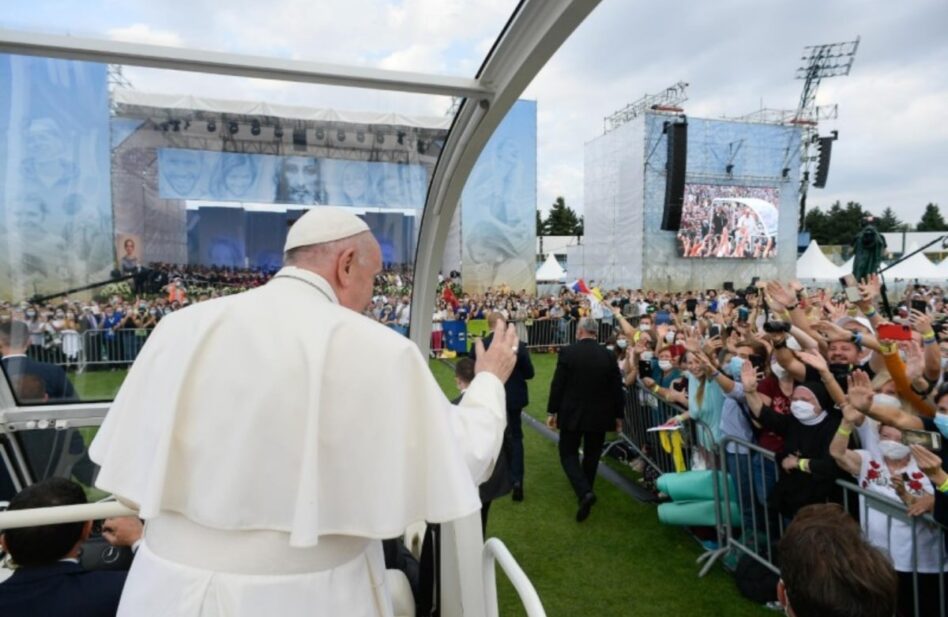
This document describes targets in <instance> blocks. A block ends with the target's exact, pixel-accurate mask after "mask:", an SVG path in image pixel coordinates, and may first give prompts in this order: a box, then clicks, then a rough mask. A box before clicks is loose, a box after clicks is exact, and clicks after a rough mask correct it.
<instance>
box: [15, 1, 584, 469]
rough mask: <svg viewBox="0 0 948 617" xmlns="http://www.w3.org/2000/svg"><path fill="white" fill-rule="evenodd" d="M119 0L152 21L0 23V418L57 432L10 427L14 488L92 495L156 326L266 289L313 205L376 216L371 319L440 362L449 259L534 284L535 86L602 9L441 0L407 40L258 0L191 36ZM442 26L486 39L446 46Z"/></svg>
mask: <svg viewBox="0 0 948 617" xmlns="http://www.w3.org/2000/svg"><path fill="white" fill-rule="evenodd" d="M108 4H109V6H108V7H99V8H100V9H102V11H105V10H106V8H107V9H108V10H110V11H111V10H116V11H118V12H119V13H120V14H116V15H115V16H114V21H115V23H126V24H127V23H133V24H139V25H133V26H129V27H123V28H119V27H115V28H110V27H109V26H108V25H107V24H108V23H112V22H111V21H109V20H102V19H100V18H99V17H98V15H97V14H98V13H100V12H101V11H98V10H96V9H95V7H94V6H86V7H85V9H86V10H84V11H83V12H82V16H81V17H80V18H78V19H72V18H71V17H70V15H69V13H68V12H63V13H62V14H55V13H53V14H45V13H44V14H43V15H42V16H39V15H38V14H36V13H35V12H32V11H29V10H27V9H26V8H23V7H22V6H18V7H16V8H14V9H13V11H12V13H10V12H8V13H7V14H5V15H4V18H3V21H2V23H0V25H2V26H3V28H0V254H2V255H3V259H2V260H0V263H2V265H0V322H2V329H0V342H2V344H3V349H2V351H3V354H4V356H5V357H6V359H5V360H4V361H3V366H4V371H3V379H0V413H2V417H0V426H2V428H3V432H4V433H7V434H10V435H12V434H13V433H15V432H16V431H36V432H41V431H43V430H44V429H51V428H58V429H60V430H59V431H56V435H57V438H56V444H58V445H55V447H49V448H45V447H44V448H41V449H40V450H42V451H41V452H40V451H37V452H33V453H31V452H24V451H22V450H23V449H22V448H18V447H17V444H16V443H14V442H13V441H12V440H10V439H8V438H7V437H4V438H3V448H2V449H0V455H2V459H3V464H4V466H6V467H7V468H8V469H9V470H10V471H11V473H12V476H13V478H14V482H15V484H17V485H19V484H23V483H29V482H30V481H32V480H34V479H37V478H39V477H45V476H48V475H65V476H70V475H73V476H74V477H76V478H77V479H79V480H80V481H82V482H83V483H84V484H86V485H87V486H91V478H92V477H93V476H94V468H93V467H92V466H91V463H90V462H89V461H88V457H86V456H85V447H86V445H87V444H88V443H89V442H90V441H91V439H92V437H93V436H94V433H95V431H96V429H97V426H98V425H99V424H100V423H101V421H102V419H103V418H104V416H105V414H106V413H107V411H108V404H109V401H110V400H111V399H112V398H113V397H114V395H115V393H116V392H117V391H118V389H119V387H120V386H121V383H122V381H123V379H124V376H125V375H126V374H127V372H128V370H129V369H130V367H131V366H132V365H133V364H134V361H135V358H136V357H137V356H138V354H139V353H140V351H141V349H142V347H143V346H144V345H145V344H146V343H147V340H148V336H149V334H150V333H151V331H152V330H153V329H154V328H155V327H156V326H157V325H158V324H159V323H160V321H161V319H162V318H163V317H165V316H166V315H167V314H169V313H171V312H173V311H176V310H185V309H186V308H187V306H189V305H191V304H193V303H195V302H202V301H207V300H210V299H212V298H215V297H219V296H223V295H227V294H232V293H239V292H240V291H242V290H245V289H249V288H252V287H254V286H257V285H260V284H262V283H263V282H265V281H266V279H267V277H268V276H269V275H271V274H272V273H273V272H274V271H275V270H276V269H278V268H279V267H280V265H281V260H282V245H283V241H284V239H285V235H286V231H287V228H288V226H289V225H291V224H292V223H293V221H295V220H296V219H297V218H299V216H301V215H302V214H303V213H304V212H305V211H306V210H307V209H309V208H318V207H321V206H327V205H331V206H337V207H343V208H347V209H350V210H351V211H353V212H354V213H356V214H358V215H359V216H361V217H362V218H363V219H364V220H365V221H366V222H367V223H368V225H369V227H370V228H371V230H372V232H373V234H374V235H375V237H376V239H377V240H378V241H379V244H380V246H381V247H382V252H383V261H384V263H385V271H384V274H383V276H381V277H380V278H379V279H378V281H377V290H378V298H377V305H376V306H375V310H376V314H378V313H379V312H390V313H391V315H390V318H391V320H392V321H395V322H396V325H398V326H399V327H400V329H401V330H402V331H403V332H405V333H406V335H410V336H411V338H412V339H413V340H414V341H415V342H416V343H418V344H419V346H420V347H421V349H422V351H423V352H427V349H428V342H429V339H430V330H431V320H430V317H431V312H430V308H431V307H434V306H435V301H436V298H435V289H436V286H437V283H438V276H439V272H443V275H448V273H449V272H450V271H451V270H459V269H460V268H461V267H462V261H463V262H464V267H465V268H470V270H469V273H470V277H471V280H472V281H473V280H474V278H475V277H479V278H478V279H477V280H479V281H481V282H480V284H482V285H483V286H485V287H488V286H491V285H496V284H497V282H498V281H500V280H504V281H510V280H513V281H518V280H522V285H523V286H524V287H528V286H530V285H532V284H533V271H534V263H533V262H534V246H533V244H534V240H533V237H534V236H533V225H534V215H533V211H534V210H535V207H536V104H535V103H534V102H532V101H518V97H519V95H520V94H521V93H522V92H523V89H524V88H525V87H526V85H527V84H529V82H530V81H531V80H532V78H533V77H534V75H535V74H536V73H537V71H539V69H540V68H541V67H542V66H543V64H544V63H545V62H546V60H547V59H548V58H549V57H550V56H551V55H552V54H553V53H554V52H555V50H556V49H557V48H558V47H559V45H560V44H561V43H562V42H563V41H564V40H565V39H566V37H567V36H568V35H569V34H570V33H571V32H572V31H573V30H574V29H575V28H576V27H577V26H578V24H579V23H580V22H581V21H582V20H583V18H584V17H585V16H586V15H587V14H588V13H589V12H590V11H591V10H592V8H593V7H594V6H595V5H596V2H566V1H561V2H521V3H495V4H494V5H490V6H486V7H485V6H483V3H474V2H448V3H435V4H433V5H432V6H431V10H432V11H434V12H435V13H437V15H435V14H432V20H431V22H430V23H427V24H419V23H415V24H401V25H400V26H399V28H397V29H394V30H393V29H391V28H390V27H389V26H387V24H391V23H399V22H398V15H394V16H393V15H385V16H381V15H377V14H375V13H373V12H372V11H370V10H366V11H360V12H359V14H358V15H355V16H353V17H352V18H351V19H349V18H345V17H344V15H340V20H341V21H340V24H339V27H338V28H336V27H333V28H326V27H325V26H320V28H322V30H320V29H319V28H317V29H316V30H315V31H314V32H312V33H310V32H308V31H306V25H305V24H303V23H297V22H296V21H294V20H293V18H292V16H287V15H271V14H269V13H267V12H266V9H265V7H264V6H263V5H259V6H257V4H259V3H257V4H250V3H246V4H243V5H234V7H233V8H232V9H230V8H229V9H225V10H223V15H225V18H223V19H220V20H215V21H214V22H211V23H201V20H200V19H197V18H196V19H195V20H194V22H193V23H192V24H191V25H190V26H188V28H185V29H184V30H180V29H179V30H176V34H169V32H168V31H166V30H163V28H162V23H163V22H162V18H161V16H160V12H158V11H156V10H155V9H152V8H151V7H150V6H144V5H142V6H138V7H133V6H122V7H115V6H114V5H112V4H111V3H108ZM363 8H364V7H363ZM346 10H350V9H346ZM510 11H513V13H512V14H511V13H510ZM344 12H345V11H343V13H344ZM133 17H134V18H133ZM356 17H357V18H358V20H359V21H358V26H356V25H355V21H354V20H355V19H356ZM435 17H437V19H434V18H435ZM439 20H440V21H442V22H443V20H463V21H464V22H465V23H468V24H470V27H469V28H468V29H467V31H469V32H470V33H471V34H470V36H469V37H468V38H466V39H462V40H455V41H442V40H440V39H439V38H438V33H437V32H436V31H434V30H432V27H433V26H432V25H431V24H435V23H438V22H439ZM349 22H351V23H349ZM102 24H106V25H102ZM141 24H149V25H147V26H146V25H141ZM373 39H375V40H384V41H389V40H390V42H388V43H387V44H386V45H385V46H384V47H386V48H387V49H389V50H391V51H390V52H389V53H388V54H386V55H385V56H384V57H383V56H376V55H372V54H371V53H366V52H364V51H363V50H364V49H378V48H379V46H378V45H374V46H373V45H367V44H365V42H366V41H368V40H373ZM186 41H187V42H192V41H197V42H199V44H198V45H197V46H196V47H197V48H196V49H195V48H191V47H189V46H188V45H187V44H186ZM470 48H473V49H477V50H480V51H481V53H482V54H483V57H484V59H483V61H482V62H481V63H480V64H479V65H478V66H474V65H470V64H469V63H467V64H466V63H465V62H464V61H462V60H461V59H462V58H465V57H470V54H468V53H460V52H461V51H462V50H469V49H470ZM462 203H463V206H461V204H462ZM462 229H463V230H464V231H463V233H462ZM466 272H467V270H466ZM466 276H467V274H466ZM517 277H520V279H518V278H517ZM409 294H410V296H411V300H412V307H413V308H415V309H416V310H412V311H410V318H409V317H404V318H402V317H401V315H399V319H396V318H395V317H396V315H395V313H396V312H400V311H399V308H398V305H399V304H400V303H401V301H402V299H403V297H407V296H409ZM402 310H404V309H402ZM405 314H406V315H407V314H408V312H407V311H405ZM399 320H400V321H401V323H399ZM260 327H266V324H261V326H260ZM37 367H40V368H38V369H37ZM38 371H39V372H40V373H41V374H42V375H43V379H41V380H36V379H34V378H32V377H31V375H35V374H37V372H38ZM24 435H25V433H24ZM47 445H48V444H47ZM31 456H32V457H38V458H37V460H27V459H29V458H30V457H31ZM39 459H42V460H39ZM34 476H35V477H34ZM80 476H81V477H80ZM8 488H15V486H14V487H8Z"/></svg>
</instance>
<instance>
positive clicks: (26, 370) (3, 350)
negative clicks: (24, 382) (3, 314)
mask: <svg viewBox="0 0 948 617" xmlns="http://www.w3.org/2000/svg"><path fill="white" fill-rule="evenodd" d="M29 344H30V329H29V327H28V326H27V325H26V324H25V323H23V322H22V321H10V322H5V323H0V354H2V356H3V369H4V371H5V372H6V374H7V377H9V378H10V382H11V383H14V384H15V383H16V382H17V379H18V378H19V377H20V376H21V375H35V376H36V377H39V378H40V379H41V380H43V388H44V390H45V392H46V396H47V397H48V400H49V402H51V403H53V402H61V401H78V400H79V397H78V396H77V395H76V390H75V389H74V388H73V386H72V382H70V381H69V378H68V377H67V376H66V371H64V370H63V369H62V367H59V366H56V365H55V364H49V363H48V362H38V361H36V360H34V359H32V358H29V357H27V355H26V348H27V347H28V346H29ZM14 394H16V395H17V397H20V393H19V392H14ZM23 402H32V403H36V402H40V401H23Z"/></svg>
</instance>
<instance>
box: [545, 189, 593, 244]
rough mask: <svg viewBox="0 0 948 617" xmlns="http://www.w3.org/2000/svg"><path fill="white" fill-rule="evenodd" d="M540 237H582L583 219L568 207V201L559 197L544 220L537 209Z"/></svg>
mask: <svg viewBox="0 0 948 617" xmlns="http://www.w3.org/2000/svg"><path fill="white" fill-rule="evenodd" d="M537 235H538V236H581V235H583V217H581V216H578V215H577V214H576V212H575V211H574V210H573V209H572V208H570V207H569V206H567V205H566V200H565V199H563V198H562V197H557V198H556V201H554V202H553V206H552V207H551V208H550V213H549V214H548V215H546V217H545V218H544V217H543V215H542V214H541V213H540V209H539V208H538V209H537Z"/></svg>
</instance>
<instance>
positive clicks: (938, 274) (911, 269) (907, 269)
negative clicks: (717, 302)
mask: <svg viewBox="0 0 948 617" xmlns="http://www.w3.org/2000/svg"><path fill="white" fill-rule="evenodd" d="M917 248H918V247H917V246H914V247H912V248H910V249H909V252H911V251H914V250H916V249H917ZM885 276H886V278H887V279H902V280H915V279H918V280H920V281H941V280H944V279H945V272H944V270H942V269H940V268H939V267H938V266H936V265H935V264H933V263H932V262H931V260H930V259H929V258H928V257H925V253H915V254H914V255H912V256H911V257H909V258H908V259H906V260H905V261H903V262H902V263H900V264H898V265H896V266H894V267H893V268H892V269H891V270H888V271H887V272H886V273H885Z"/></svg>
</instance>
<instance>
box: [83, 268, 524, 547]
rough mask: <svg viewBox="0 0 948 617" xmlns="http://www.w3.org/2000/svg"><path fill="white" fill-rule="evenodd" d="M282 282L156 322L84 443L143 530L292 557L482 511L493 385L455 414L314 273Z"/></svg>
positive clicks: (494, 414) (501, 415) (422, 364)
mask: <svg viewBox="0 0 948 617" xmlns="http://www.w3.org/2000/svg"><path fill="white" fill-rule="evenodd" d="M280 275H283V276H280ZM280 275H278V277H277V278H274V279H273V280H272V281H271V282H270V283H268V284H267V285H265V286H263V287H261V288H258V289H255V290H252V291H249V292H245V293H242V294H239V295H237V296H233V297H229V298H223V299H219V300H212V301H209V302H204V303H201V304H198V305H194V306H192V307H189V308H187V309H185V310H183V311H180V312H178V313H175V314H173V315H170V316H168V317H166V318H165V319H163V320H162V321H161V322H160V324H159V326H158V327H157V328H156V329H155V331H154V332H153V333H152V335H151V337H150V338H149V340H148V342H147V343H146V344H145V346H144V348H143V349H142V352H141V354H140V355H139V357H138V359H137V360H136V362H135V364H134V365H133V367H132V369H131V370H130V372H129V374H128V377H127V378H126V380H125V382H124V384H123V385H122V388H121V389H120V391H119V393H118V395H117V396H116V398H115V402H114V403H113V405H112V407H111V409H110V411H109V413H108V415H107V417H106V419H105V422H104V423H103V425H102V427H101V429H100V430H99V433H98V435H97V436H96V438H95V440H94V441H93V443H92V446H91V447H90V450H89V453H90V456H91V458H92V460H94V461H95V462H96V463H98V464H99V465H101V467H102V469H101V472H100V473H99V476H98V478H97V480H96V486H98V487H99V488H101V489H103V490H106V491H109V492H112V493H114V494H115V495H116V496H118V497H121V498H123V499H125V500H128V501H132V502H134V503H137V504H139V506H140V515H141V516H142V517H143V518H145V519H147V518H151V517H154V516H156V515H157V514H158V513H159V512H160V511H161V510H170V511H174V512H178V513H181V514H183V515H185V516H187V517H188V518H190V519H191V520H193V521H195V522H197V523H200V524H203V525H206V526H209V527H215V528H220V529H230V530H251V529H268V530H276V531H283V532H286V533H289V534H290V544H291V545H292V546H298V547H306V546H313V545H315V544H317V542H318V539H319V536H320V535H323V534H344V535H355V536H363V537H370V538H388V537H394V536H397V535H399V534H401V533H402V532H403V531H404V529H405V527H406V526H407V525H408V524H410V523H412V522H415V521H419V520H427V521H430V522H442V521H447V520H452V519H456V518H459V517H461V516H465V515H467V514H470V513H472V512H474V511H476V510H477V509H478V508H479V507H480V502H479V500H478V496H477V489H476V484H477V483H479V482H480V481H482V480H484V479H486V477H487V476H488V475H489V474H490V471H491V469H492V468H493V464H494V461H495V460H496V457H497V453H498V452H499V450H500V444H501V440H502V437H503V429H504V425H505V423H506V414H505V410H504V402H505V401H504V389H503V384H502V383H501V382H500V380H498V379H497V378H496V377H494V376H493V375H490V374H487V373H481V374H479V375H478V376H477V377H476V378H475V380H474V382H473V383H472V384H471V386H470V388H469V389H468V390H467V393H466V395H465V396H464V399H463V402H462V403H461V405H459V406H458V407H456V408H452V405H451V404H450V403H449V402H448V400H447V399H446V398H445V396H444V394H443V393H442V392H441V389H440V388H439V387H438V384H437V382H436V381H435V379H434V377H433V376H432V374H431V372H430V370H429V368H428V366H427V363H426V361H425V359H424V358H423V357H422V355H421V353H420V352H419V351H418V348H417V347H416V346H415V345H414V344H413V343H411V342H410V341H409V340H408V339H406V338H404V337H402V336H400V335H398V334H397V333H395V332H394V331H392V330H391V329H389V328H386V327H384V326H382V325H381V324H378V323H376V322H374V321H372V320H370V319H368V318H366V317H364V316H362V315H359V314H357V313H356V312H354V311H351V310H349V309H346V308H344V307H342V306H340V305H338V304H337V303H336V298H335V295H334V294H333V292H332V289H331V287H330V286H329V285H328V283H326V281H325V280H324V279H322V278H321V277H319V276H317V275H315V274H313V273H311V272H308V271H305V270H300V269H297V268H284V269H283V270H281V272H280ZM287 276H291V277H294V278H287Z"/></svg>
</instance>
